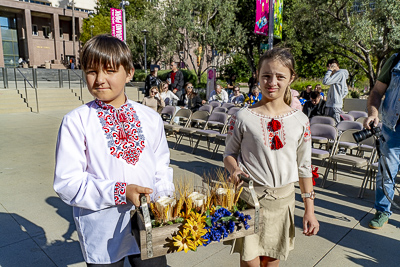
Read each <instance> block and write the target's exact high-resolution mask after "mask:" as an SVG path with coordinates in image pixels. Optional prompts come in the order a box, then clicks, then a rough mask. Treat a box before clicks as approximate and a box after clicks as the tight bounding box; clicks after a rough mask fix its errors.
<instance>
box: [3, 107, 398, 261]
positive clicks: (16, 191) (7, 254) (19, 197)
mask: <svg viewBox="0 0 400 267" xmlns="http://www.w3.org/2000/svg"><path fill="white" fill-rule="evenodd" d="M66 112H68V111H60V110H58V111H52V112H50V111H47V112H43V113H39V114H36V113H20V114H16V113H15V114H0V125H1V127H0V266H1V267H14V266H46V267H47V266H85V264H84V262H83V257H82V255H81V251H80V247H79V242H78V237H77V234H76V231H75V225H74V222H73V218H72V208H71V207H69V206H67V205H66V204H64V203H63V202H62V201H61V200H60V199H59V198H58V196H57V195H56V194H55V192H54V191H53V188H52V181H53V171H54V151H55V142H56V137H57V131H58V127H59V125H60V122H61V119H62V117H63V115H64V114H66ZM168 141H169V143H170V147H172V145H173V144H174V141H175V140H174V138H171V137H170V138H168ZM201 144H202V146H200V148H199V149H198V150H197V152H196V154H195V155H193V154H190V151H191V149H190V147H189V145H188V142H183V145H182V146H180V147H179V150H172V149H171V166H172V167H173V168H174V175H175V177H183V176H187V177H194V179H196V180H200V179H201V178H200V176H199V175H201V174H203V173H204V172H208V171H213V170H214V169H215V168H219V167H222V166H223V164H222V156H221V153H220V154H219V155H217V157H216V159H214V160H211V159H209V158H210V156H211V152H210V151H207V149H206V147H205V143H201ZM319 173H320V175H321V176H322V173H323V168H320V170H319ZM362 177H363V172H355V173H350V171H349V168H345V169H341V170H340V171H339V181H337V182H332V181H331V180H328V182H327V187H326V188H325V189H321V188H320V187H318V186H317V187H316V188H315V191H316V192H317V199H316V201H315V205H316V208H315V210H316V215H317V218H318V220H319V221H320V225H321V230H320V232H319V234H318V236H315V237H305V236H303V235H302V234H301V224H302V213H303V204H302V201H301V198H300V196H299V194H298V193H299V189H298V187H297V189H296V192H297V194H296V212H295V223H296V244H295V249H294V251H292V252H291V253H290V256H289V258H288V260H287V261H286V262H282V263H281V266H376V265H377V264H379V265H381V266H399V265H400V256H399V255H400V254H399V252H398V251H399V248H400V246H399V244H400V242H399V240H400V231H399V230H400V215H399V213H400V212H399V211H398V210H395V211H394V214H393V216H392V217H391V218H390V221H389V224H387V225H386V226H385V227H384V228H383V229H382V230H372V229H369V228H368V221H369V220H370V219H371V218H372V216H373V213H374V210H373V192H371V191H370V190H367V191H366V194H365V198H364V199H359V198H357V194H358V190H359V186H360V184H361V179H362ZM318 184H319V181H318ZM318 184H317V185H318ZM168 264H169V265H170V266H173V267H175V266H179V267H186V266H196V267H199V266H239V256H238V255H237V254H233V255H230V254H229V246H225V245H223V244H222V243H221V244H215V245H210V246H208V247H201V248H199V249H198V251H197V252H189V253H187V254H185V253H183V252H180V253H175V254H171V255H168ZM126 265H127V264H126ZM127 266H128V265H127Z"/></svg>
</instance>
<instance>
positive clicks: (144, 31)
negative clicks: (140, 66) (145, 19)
mask: <svg viewBox="0 0 400 267" xmlns="http://www.w3.org/2000/svg"><path fill="white" fill-rule="evenodd" d="M142 33H143V34H144V72H145V74H146V77H147V51H146V49H147V47H146V46H147V43H146V35H147V33H148V31H147V30H146V29H144V30H143V31H142Z"/></svg>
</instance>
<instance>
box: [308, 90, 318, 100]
mask: <svg viewBox="0 0 400 267" xmlns="http://www.w3.org/2000/svg"><path fill="white" fill-rule="evenodd" d="M319 95H320V93H318V92H315V91H312V92H311V94H310V97H311V99H317V97H318V96H319Z"/></svg>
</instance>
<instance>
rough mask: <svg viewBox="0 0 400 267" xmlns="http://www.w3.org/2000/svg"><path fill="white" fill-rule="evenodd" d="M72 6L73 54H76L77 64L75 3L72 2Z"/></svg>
mask: <svg viewBox="0 0 400 267" xmlns="http://www.w3.org/2000/svg"><path fill="white" fill-rule="evenodd" d="M70 5H71V6H72V51H73V52H72V53H73V54H74V61H75V63H76V51H75V2H74V0H72V1H71V3H70Z"/></svg>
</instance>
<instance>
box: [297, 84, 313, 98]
mask: <svg viewBox="0 0 400 267" xmlns="http://www.w3.org/2000/svg"><path fill="white" fill-rule="evenodd" d="M311 91H312V86H311V85H307V87H306V90H304V91H302V92H301V93H300V99H304V100H307V101H308V100H310V94H311Z"/></svg>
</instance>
